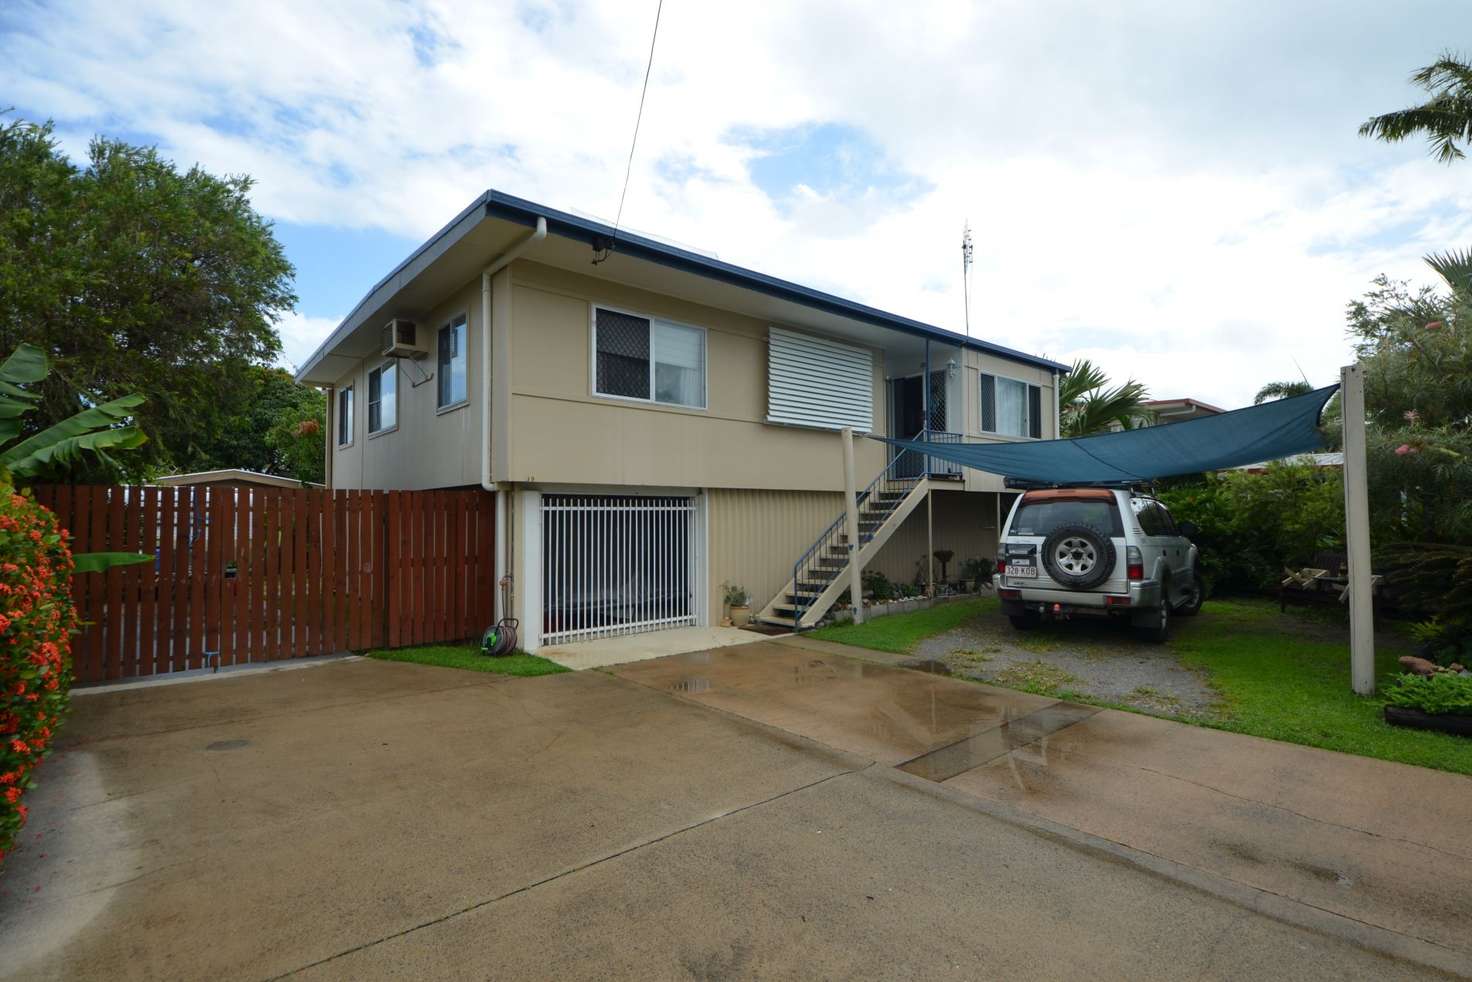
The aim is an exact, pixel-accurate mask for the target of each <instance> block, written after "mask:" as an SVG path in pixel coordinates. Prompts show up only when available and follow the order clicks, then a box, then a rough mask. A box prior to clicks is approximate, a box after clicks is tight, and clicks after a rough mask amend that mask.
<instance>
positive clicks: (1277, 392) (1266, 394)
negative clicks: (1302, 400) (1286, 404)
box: [1252, 381, 1314, 406]
mask: <svg viewBox="0 0 1472 982" xmlns="http://www.w3.org/2000/svg"><path fill="white" fill-rule="evenodd" d="M1313 390H1314V387H1313V386H1312V385H1310V384H1309V383H1307V382H1303V381H1299V382H1269V383H1268V384H1267V385H1264V386H1263V387H1262V388H1260V389H1258V390H1257V395H1255V396H1253V397H1252V404H1253V405H1254V406H1260V405H1262V404H1263V403H1265V402H1270V401H1272V400H1274V399H1291V398H1293V397H1294V396H1304V395H1308V394H1309V393H1310V392H1312V391H1313Z"/></svg>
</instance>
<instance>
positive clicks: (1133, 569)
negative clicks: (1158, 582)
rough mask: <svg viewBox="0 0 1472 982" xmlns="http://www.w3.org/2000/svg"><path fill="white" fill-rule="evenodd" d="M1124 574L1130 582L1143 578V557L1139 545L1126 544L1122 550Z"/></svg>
mask: <svg viewBox="0 0 1472 982" xmlns="http://www.w3.org/2000/svg"><path fill="white" fill-rule="evenodd" d="M1124 565H1125V575H1126V576H1127V577H1129V579H1130V581H1131V582H1134V581H1136V580H1143V579H1144V578H1145V558H1144V556H1142V555H1141V554H1140V547H1139V546H1128V547H1126V548H1125V551H1124Z"/></svg>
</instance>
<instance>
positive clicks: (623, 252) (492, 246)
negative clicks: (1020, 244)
mask: <svg viewBox="0 0 1472 982" xmlns="http://www.w3.org/2000/svg"><path fill="white" fill-rule="evenodd" d="M538 218H545V219H546V221H547V235H548V238H549V239H551V238H552V237H554V236H555V237H560V238H562V239H565V240H572V241H573V242H576V243H579V244H583V245H586V246H588V247H589V248H590V249H593V248H602V247H604V246H606V245H607V244H608V243H609V242H610V241H613V240H614V238H615V235H614V230H613V228H612V227H610V226H608V225H606V224H604V223H602V222H599V221H595V220H593V219H589V218H583V217H581V216H578V215H572V214H569V213H567V212H564V211H558V210H557V209H555V208H548V207H547V206H545V205H541V204H538V203H536V202H534V201H527V200H525V199H523V198H517V197H514V196H512V195H509V194H504V193H502V192H500V191H495V190H490V191H486V192H485V193H484V194H482V195H481V196H480V197H478V198H477V199H476V200H475V201H473V202H471V203H470V205H469V206H468V207H466V208H465V209H464V210H463V211H461V212H460V214H458V215H456V216H455V217H454V218H453V219H452V220H451V221H450V222H449V224H447V225H445V226H444V228H442V229H440V230H439V231H438V232H436V233H435V234H434V235H432V236H430V237H429V239H428V240H427V241H426V242H425V243H424V244H423V245H421V246H420V247H419V248H418V249H416V250H414V252H413V253H412V254H411V255H410V256H409V257H408V258H407V259H405V260H404V261H403V262H401V263H399V265H398V266H396V267H394V269H393V270H392V271H391V272H389V274H388V275H387V276H385V277H383V279H381V280H379V281H378V282H377V283H376V284H374V286H373V288H372V289H371V290H369V291H368V293H367V295H365V296H364V297H363V299H362V300H360V301H359V302H358V304H357V306H355V307H354V308H353V310H352V312H351V313H349V314H348V316H347V317H346V318H345V319H344V320H343V321H342V323H341V324H339V325H338V326H337V328H336V329H335V330H334V331H333V332H332V334H331V335H329V336H328V338H327V340H325V341H324V342H323V343H322V344H321V345H320V346H319V347H318V348H317V350H316V351H314V352H313V353H312V355H311V356H310V357H309V358H308V359H307V360H306V362H305V363H304V364H303V365H302V367H301V368H300V369H299V370H298V371H297V374H296V377H297V380H298V381H301V382H308V383H318V384H322V383H326V382H329V381H333V380H335V379H336V378H337V377H338V374H339V373H338V372H337V371H335V370H334V369H332V368H331V367H330V366H329V365H327V364H325V363H326V362H327V360H328V359H329V358H332V357H333V355H334V352H335V351H336V349H337V348H338V347H339V346H341V345H342V344H343V343H344V342H345V341H347V340H348V339H349V338H350V337H352V336H353V335H354V334H355V333H356V332H357V331H358V329H359V328H362V327H363V326H364V324H365V323H366V322H367V321H368V319H369V318H370V317H374V316H376V315H377V314H379V313H380V312H382V311H383V310H384V309H385V308H386V307H388V306H389V305H390V304H391V303H392V302H393V301H394V299H395V297H396V296H398V295H399V294H401V293H402V292H403V291H406V290H408V289H409V288H410V287H411V286H412V285H414V284H415V283H416V281H418V280H419V279H420V278H422V277H425V276H426V275H427V274H429V273H430V271H431V267H433V266H434V265H435V264H436V263H437V262H439V261H441V260H444V262H446V263H449V264H451V265H453V266H454V267H455V269H456V272H457V274H460V273H467V272H468V273H469V276H461V277H460V279H459V281H458V282H457V283H456V285H459V283H463V282H465V281H466V280H468V279H469V278H470V277H473V276H474V274H475V273H477V272H479V270H480V268H482V267H484V266H485V265H486V264H487V263H488V262H489V261H490V260H491V259H492V258H493V257H494V255H496V254H497V252H498V251H501V250H502V249H504V248H505V247H506V246H509V244H510V242H511V241H513V239H511V238H509V237H508V236H506V235H505V234H499V232H498V229H497V228H495V226H499V227H500V229H501V230H511V229H526V228H533V227H535V226H536V223H537V219H538ZM488 227H489V228H488ZM463 244H469V245H471V246H474V247H475V248H474V249H473V256H472V255H467V254H465V250H464V249H463V248H457V247H461V246H462V245H463ZM498 246H499V247H500V248H499V249H498ZM613 254H614V255H615V256H619V257H623V258H625V259H630V260H638V261H641V262H645V263H652V264H654V265H657V266H660V267H664V268H666V269H669V270H675V271H678V272H681V273H686V274H690V275H693V276H697V277H700V278H702V279H705V280H711V281H715V282H717V283H722V284H725V285H727V286H732V287H737V288H739V289H741V290H749V291H753V292H755V293H758V294H761V295H763V296H766V297H769V298H772V299H774V300H776V301H779V302H781V303H783V304H794V305H797V306H798V307H802V308H806V309H809V310H812V311H817V312H820V313H822V314H826V315H831V316H835V317H839V318H843V319H845V320H847V321H858V322H860V323H863V324H868V325H873V326H875V327H880V328H885V329H888V330H893V331H898V332H901V333H903V334H907V335H911V336H913V337H917V338H923V339H931V340H935V341H940V342H942V343H945V344H950V345H956V346H960V347H966V348H972V349H975V350H978V351H984V352H987V353H989V354H993V355H996V356H998V357H1001V358H1006V359H1009V360H1012V361H1016V362H1021V363H1023V364H1027V365H1033V366H1036V367H1041V368H1047V369H1050V370H1054V371H1060V372H1062V371H1067V370H1068V367H1069V366H1067V365H1065V364H1062V363H1061V362H1056V361H1052V360H1051V359H1048V358H1042V357H1039V356H1037V355H1031V354H1028V353H1026V352H1023V351H1017V350H1016V349H1013V348H1008V347H1006V346H1004V345H999V344H993V343H992V342H989V341H983V340H980V339H977V338H970V337H967V336H965V335H962V334H957V333H955V332H954V331H948V330H945V329H944V328H939V327H935V326H934V325H931V324H926V323H923V322H921V321H917V320H913V319H911V318H909V317H902V316H900V315H898V314H892V313H889V312H887V311H883V310H879V309H877V308H875V307H870V306H867V305H865V304H861V303H858V302H857V301H854V300H847V299H844V298H843V297H839V296H835V295H833V294H831V293H824V292H823V291H821V290H816V289H813V288H812V287H807V286H803V285H801V284H799V283H793V282H791V281H788V280H782V279H778V278H777V277H775V276H768V275H767V274H765V273H758V272H756V271H755V270H750V269H745V268H743V267H740V266H736V265H733V264H731V263H727V262H723V261H721V260H720V259H717V258H715V257H714V256H708V255H702V254H701V253H698V252H693V251H691V250H689V249H685V248H681V247H679V246H676V245H672V244H670V243H667V242H661V241H659V240H656V239H652V238H649V237H648V236H644V235H638V234H636V233H632V232H628V231H624V230H620V231H619V232H618V234H617V245H616V246H615V248H614V250H613ZM539 258H540V256H539ZM452 260H453V261H452ZM624 268H625V269H627V268H628V267H627V266H626V267H624ZM349 357H353V358H356V357H361V353H360V354H354V355H351V356H349Z"/></svg>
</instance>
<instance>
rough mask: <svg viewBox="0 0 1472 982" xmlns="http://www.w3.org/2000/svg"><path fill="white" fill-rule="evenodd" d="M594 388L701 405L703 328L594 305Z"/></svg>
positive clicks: (606, 393) (624, 396)
mask: <svg viewBox="0 0 1472 982" xmlns="http://www.w3.org/2000/svg"><path fill="white" fill-rule="evenodd" d="M593 344H594V358H595V363H594V369H593V376H594V379H593V381H594V391H595V392H596V393H597V394H598V395H601V396H615V397H618V398H621V399H642V400H645V401H647V402H658V403H665V404H666V405H671V406H689V407H692V408H696V409H703V408H705V332H704V331H703V330H701V329H700V328H697V327H686V326H685V325H683V324H673V323H670V322H668V321H662V320H656V319H653V318H649V317H640V316H638V315H636V314H626V313H623V312H621V311H616V310H608V309H606V308H603V307H597V308H594V314H593Z"/></svg>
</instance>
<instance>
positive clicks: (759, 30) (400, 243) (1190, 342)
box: [0, 0, 1472, 406]
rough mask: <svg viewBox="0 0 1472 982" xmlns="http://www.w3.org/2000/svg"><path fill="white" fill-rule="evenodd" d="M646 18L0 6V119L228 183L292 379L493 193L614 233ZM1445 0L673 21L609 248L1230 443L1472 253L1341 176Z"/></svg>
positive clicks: (1429, 55) (1432, 182) (586, 8)
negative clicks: (886, 327)
mask: <svg viewBox="0 0 1472 982" xmlns="http://www.w3.org/2000/svg"><path fill="white" fill-rule="evenodd" d="M654 9H655V0H616V2H609V3H582V2H575V0H567V2H557V0H552V2H534V0H524V2H522V0H503V2H497V0H477V2H473V3H471V2H466V3H454V2H419V0H402V2H383V3H369V2H337V3H333V2H324V0H314V2H312V3H299V2H292V3H287V2H280V3H277V2H268V0H244V2H236V0H210V2H209V3H197V2H193V0H176V2H170V0H130V2H127V3H117V2H116V0H47V2H31V0H0V106H5V105H12V106H14V107H15V109H16V112H17V114H19V115H21V116H24V117H28V118H35V119H41V118H47V117H49V118H53V119H54V120H55V121H56V124H57V128H58V132H59V133H60V134H61V135H62V137H63V139H64V140H65V145H66V146H67V148H68V149H69V151H71V152H73V153H83V152H85V147H86V141H87V138H88V137H89V136H90V135H91V134H93V133H97V132H101V133H106V134H108V135H112V136H119V137H124V138H128V139H132V140H135V141H143V142H149V143H155V144H157V145H158V146H159V147H160V148H162V149H163V150H164V151H165V152H166V153H167V154H168V155H170V156H172V157H173V158H174V159H175V160H176V161H178V162H179V163H180V164H182V165H187V164H192V163H195V162H199V163H201V164H202V165H204V166H205V167H207V168H209V169H211V170H214V171H217V172H232V173H238V172H244V173H248V174H251V175H252V176H253V177H254V178H255V179H256V188H255V192H254V195H255V204H256V207H257V208H258V209H259V210H260V211H262V212H263V213H264V214H265V215H267V216H268V217H269V218H271V219H272V220H273V221H274V222H275V223H276V231H277V234H278V236H279V237H280V238H281V240H282V242H283V243H284V244H285V247H286V249H287V252H288V254H289V256H290V258H291V260H292V261H293V262H294V263H295V264H296V267H297V292H298V293H299V294H300V295H301V303H300V305H299V307H298V309H297V311H296V313H295V314H294V315H293V316H292V317H290V318H289V319H288V320H286V321H285V322H283V324H282V329H283V335H284V338H285V342H286V352H287V357H288V359H289V360H291V361H300V360H302V359H303V358H305V356H306V355H307V354H309V353H310V351H311V350H312V349H313V348H314V347H315V345H316V343H317V342H318V341H319V340H320V339H321V338H322V337H323V336H325V335H326V333H327V332H328V331H329V330H330V329H331V327H332V326H333V325H335V324H336V322H337V320H338V319H339V318H340V317H341V316H343V315H344V314H345V313H346V312H347V311H348V310H349V309H350V308H351V307H352V305H353V304H354V303H355V302H356V301H357V300H358V299H359V297H360V296H361V295H362V294H363V293H364V292H366V290H367V288H368V287H369V286H371V285H372V284H373V283H374V282H375V281H376V280H378V279H379V278H380V277H381V276H382V275H383V274H385V273H386V272H387V271H388V270H389V269H390V268H391V267H392V266H393V264H395V263H396V262H398V261H399V260H400V259H402V258H404V256H405V255H407V254H408V253H409V252H410V251H411V250H412V249H413V248H414V247H415V246H416V245H417V244H418V243H419V242H420V241H421V240H422V239H423V238H424V237H425V236H426V235H427V234H429V233H430V232H432V231H434V230H435V229H436V228H438V227H439V226H440V225H442V224H443V223H444V222H445V221H446V220H448V219H449V218H450V217H451V216H453V215H454V214H455V213H456V212H457V211H458V210H459V209H460V208H462V207H464V206H465V205H466V204H467V203H469V201H470V200H471V199H472V198H474V197H475V196H476V195H477V194H479V193H480V192H481V191H482V190H484V189H486V188H488V187H489V188H496V189H498V190H503V191H507V192H510V193H512V194H516V195H520V196H522V197H527V198H531V199H533V200H535V201H539V202H543V203H545V204H547V205H550V206H553V207H557V208H562V209H566V210H571V211H577V212H580V213H583V214H587V215H591V216H594V217H602V218H607V219H611V218H612V216H613V213H614V211H615V209H616V208H617V206H618V198H619V188H620V184H621V182H622V179H623V174H624V164H625V160H626V157H627V154H628V150H629V138H630V134H631V130H632V126H633V119H634V112H635V108H636V106H637V102H638V94H639V85H640V82H641V81H642V77H643V70H644V61H645V57H646V55H647V53H648V47H649V38H650V29H651V27H652V24H653V19H654ZM1459 47H1460V48H1463V49H1467V48H1472V4H1468V3H1465V2H1463V0H1400V2H1397V3H1386V2H1384V0H1369V2H1366V0H1333V2H1329V0H1289V2H1285V0H1233V2H1230V3H1228V2H1222V0H1217V2H1205V0H1121V2H1118V3H1098V2H1095V0H1078V2H1072V0H1015V2H1014V0H985V2H976V3H965V2H947V0H937V2H929V3H926V2H918V0H915V2H909V3H894V2H892V0H882V2H878V0H876V2H845V3H838V2H831V3H823V2H785V0H784V2H771V3H760V2H751V3H709V2H706V0H666V2H665V5H664V13H663V19H662V21H661V24H660V30H659V41H658V47H657V50H656V53H655V60H654V73H653V76H652V78H651V80H650V84H649V96H648V102H647V105H646V109H645V114H644V123H643V129H642V130H641V133H640V138H639V148H638V154H637V157H636V159H635V164H634V169H633V177H632V180H631V182H630V185H629V190H628V200H627V204H626V206H625V209H624V224H625V225H626V226H628V227H631V228H634V229H637V230H639V231H643V232H646V233H652V234H655V235H657V236H659V237H662V238H665V239H668V240H672V241H675V242H678V243H681V244H684V245H690V246H694V247H697V248H699V249H702V250H705V251H708V252H714V253H717V254H718V255H719V256H720V257H721V258H722V259H725V260H727V261H730V262H735V263H739V264H741V265H745V266H749V267H752V268H755V269H758V270H761V271H764V272H768V273H772V274H775V275H778V276H782V277H786V278H789V279H793V280H797V281H799V282H802V283H806V284H809V285H813V286H817V287H820V288H823V289H827V290H831V291H833V292H836V293H839V294H841V295H844V296H848V297H853V298H855V299H859V300H863V301H865V302H868V303H871V304H874V305H876V306H879V307H882V308H884V309H887V310H892V311H895V312H897V313H902V314H906V315H909V316H912V317H916V318H919V319H922V320H926V321H929V322H930V323H934V324H937V325H940V326H942V327H947V328H950V329H953V330H961V329H962V324H963V308H962V300H961V296H962V291H961V274H960V254H959V240H960V233H961V228H962V224H963V222H965V221H968V220H969V221H970V223H971V225H972V227H973V229H974V235H975V242H976V253H975V259H976V261H975V267H974V269H973V272H972V282H971V286H972V297H973V299H972V311H971V329H972V333H973V334H977V335H979V336H982V337H986V338H990V339H992V340H996V341H999V342H1002V343H1004V344H1008V345H1011V346H1015V347H1019V348H1023V349H1025V350H1029V351H1034V352H1038V353H1043V354H1047V355H1050V356H1053V357H1056V358H1059V359H1062V360H1071V359H1073V358H1075V357H1080V356H1086V357H1091V358H1094V359H1096V360H1098V361H1100V362H1102V363H1103V364H1104V365H1105V366H1106V367H1107V368H1108V369H1109V370H1111V371H1112V372H1113V373H1115V374H1116V375H1118V376H1121V377H1122V376H1125V375H1133V376H1135V377H1137V378H1140V379H1142V380H1143V381H1145V382H1146V383H1147V384H1148V385H1149V387H1150V389H1151V390H1152V392H1153V393H1154V394H1155V395H1157V396H1160V397H1173V396H1194V397H1196V398H1199V399H1204V400H1206V401H1209V402H1214V403H1217V404H1219V405H1230V406H1236V405H1241V404H1243V403H1245V402H1247V401H1249V400H1250V399H1251V396H1252V393H1253V392H1254V391H1256V389H1257V388H1258V386H1259V385H1260V384H1262V383H1263V382H1265V381H1270V380H1275V379H1287V378H1296V377H1299V374H1300V369H1301V370H1302V372H1303V373H1306V374H1307V376H1308V377H1309V379H1311V380H1312V381H1313V382H1315V383H1317V384H1323V383H1327V382H1328V381H1331V380H1333V379H1334V377H1335V375H1336V369H1337V366H1338V365H1340V364H1341V363H1343V362H1344V361H1345V360H1346V358H1347V355H1348V345H1347V344H1346V342H1345V339H1344V319H1343V310H1344V305H1345V303H1346V302H1347V301H1348V300H1350V299H1351V298H1352V297H1354V296H1356V295H1358V294H1360V293H1362V292H1363V291H1364V289H1365V288H1366V286H1367V285H1368V283H1369V281H1370V279H1371V278H1372V277H1374V276H1375V275H1376V274H1378V273H1381V272H1384V273H1389V274H1391V275H1393V276H1399V277H1415V278H1420V279H1424V278H1426V275H1427V274H1426V272H1425V271H1424V269H1423V268H1422V266H1421V263H1420V258H1419V257H1420V256H1422V255H1423V254H1425V253H1426V252H1428V251H1433V250H1438V249H1443V248H1446V247H1449V246H1468V245H1472V207H1469V206H1472V161H1469V162H1464V163H1463V164H1461V165H1460V166H1453V167H1446V166H1443V165H1440V164H1437V163H1435V162H1433V161H1431V160H1430V159H1429V158H1428V157H1427V155H1426V153H1425V148H1424V145H1423V144H1421V143H1419V142H1415V143H1406V144H1401V145H1394V146H1392V145H1386V144H1381V143H1372V142H1370V141H1367V140H1363V139H1360V138H1359V137H1358V136H1357V135H1356V132H1355V131H1356V128H1357V126H1358V124H1359V123H1360V122H1362V121H1363V120H1364V119H1365V118H1366V117H1367V116H1369V115H1372V114H1374V113H1377V112H1384V111H1387V110H1389V109H1394V108H1400V107H1402V106H1404V105H1406V104H1409V103H1410V102H1413V101H1415V100H1416V98H1417V95H1418V92H1417V90H1415V89H1413V88H1412V87H1411V86H1410V85H1409V84H1408V83H1407V81H1406V77H1407V76H1408V75H1409V73H1410V72H1411V71H1412V70H1413V69H1415V68H1416V67H1418V66H1420V65H1423V64H1426V63H1427V62H1429V61H1430V60H1432V59H1433V58H1434V57H1435V55H1436V54H1437V53H1438V52H1439V51H1441V50H1443V49H1447V48H1452V49H1457V48H1459Z"/></svg>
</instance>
